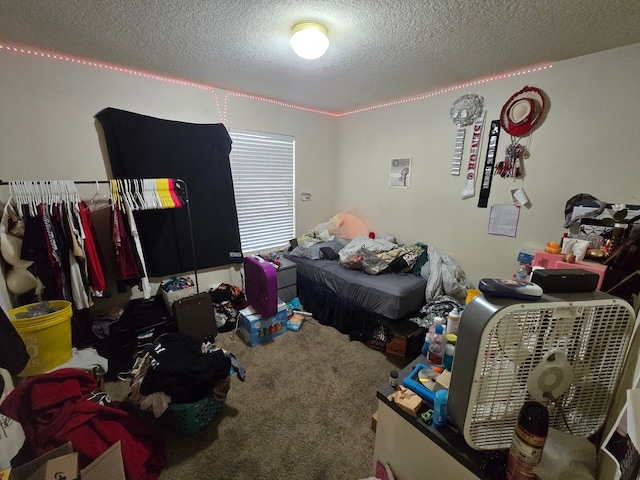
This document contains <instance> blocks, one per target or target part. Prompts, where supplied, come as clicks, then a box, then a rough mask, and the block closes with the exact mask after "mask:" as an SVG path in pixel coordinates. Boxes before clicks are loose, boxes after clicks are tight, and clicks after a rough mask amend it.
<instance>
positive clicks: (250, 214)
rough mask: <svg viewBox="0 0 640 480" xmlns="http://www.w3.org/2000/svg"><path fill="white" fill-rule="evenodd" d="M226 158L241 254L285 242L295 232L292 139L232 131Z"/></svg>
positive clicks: (270, 134) (284, 243)
mask: <svg viewBox="0 0 640 480" xmlns="http://www.w3.org/2000/svg"><path fill="white" fill-rule="evenodd" d="M229 135H230V136H231V140H233V144H232V146H231V154H230V155H229V160H230V163H231V173H232V175H233V189H234V192H235V197H236V209H237V211H238V226H239V228H240V240H241V242H242V251H243V252H244V253H249V252H257V251H261V250H267V249H275V248H279V247H283V246H285V245H288V243H289V240H290V239H292V238H293V237H294V235H295V223H294V218H295V211H294V207H295V203H294V191H295V185H294V178H295V163H294V154H295V139H294V137H290V136H286V135H277V134H272V133H261V132H249V131H243V130H231V131H230V132H229Z"/></svg>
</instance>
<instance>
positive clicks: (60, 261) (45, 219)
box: [9, 181, 106, 309]
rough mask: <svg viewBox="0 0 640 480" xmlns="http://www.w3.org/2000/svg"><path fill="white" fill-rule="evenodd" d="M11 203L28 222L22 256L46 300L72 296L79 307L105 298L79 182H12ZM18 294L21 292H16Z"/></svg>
mask: <svg viewBox="0 0 640 480" xmlns="http://www.w3.org/2000/svg"><path fill="white" fill-rule="evenodd" d="M9 186H10V188H11V193H12V195H11V197H10V202H9V203H12V204H13V205H14V209H15V211H16V212H18V213H19V214H20V216H21V221H22V222H23V224H24V233H23V237H22V246H21V250H20V258H21V259H23V260H26V261H31V262H33V263H32V266H31V267H29V268H30V272H31V273H32V274H33V275H34V276H35V277H36V278H37V280H38V281H39V282H41V284H42V285H43V290H42V292H37V293H39V294H41V297H42V299H45V300H53V299H65V300H71V301H73V303H74V306H75V307H76V308H77V309H82V308H88V307H90V306H91V305H93V301H92V296H102V295H104V294H105V290H106V280H105V274H104V267H103V262H102V259H101V258H100V254H99V251H98V248H97V243H96V239H95V233H94V231H93V224H92V223H91V217H90V211H89V210H88V207H87V205H86V203H84V202H81V201H80V197H79V195H78V192H77V190H76V188H75V185H74V184H73V182H59V181H47V182H9ZM15 293H18V292H15Z"/></svg>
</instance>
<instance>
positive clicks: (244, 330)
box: [238, 301, 287, 347]
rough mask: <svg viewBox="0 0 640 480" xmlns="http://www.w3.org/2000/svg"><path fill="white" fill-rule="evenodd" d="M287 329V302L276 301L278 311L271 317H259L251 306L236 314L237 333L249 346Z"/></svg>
mask: <svg viewBox="0 0 640 480" xmlns="http://www.w3.org/2000/svg"><path fill="white" fill-rule="evenodd" d="M286 331H287V304H286V303H284V302H283V301H279V302H278V312H277V313H276V314H275V316H273V317H271V318H263V317H261V316H260V315H259V314H258V313H257V312H256V311H255V310H254V309H253V308H252V307H247V308H243V309H242V310H240V312H239V315H238V335H239V336H240V337H241V338H242V339H243V340H244V341H245V342H246V343H247V344H248V345H249V346H251V347H255V346H256V345H258V344H260V343H264V342H266V341H268V340H271V339H273V338H275V337H278V336H280V335H282V334H283V333H285V332H286Z"/></svg>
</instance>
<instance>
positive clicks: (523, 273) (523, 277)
mask: <svg viewBox="0 0 640 480" xmlns="http://www.w3.org/2000/svg"><path fill="white" fill-rule="evenodd" d="M528 276H529V272H528V271H527V267H525V266H524V265H520V268H519V269H518V271H517V272H516V280H518V281H519V282H526V281H527V277H528Z"/></svg>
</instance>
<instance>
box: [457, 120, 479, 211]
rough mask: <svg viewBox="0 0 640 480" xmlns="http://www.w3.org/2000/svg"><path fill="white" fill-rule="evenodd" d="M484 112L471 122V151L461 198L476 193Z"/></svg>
mask: <svg viewBox="0 0 640 480" xmlns="http://www.w3.org/2000/svg"><path fill="white" fill-rule="evenodd" d="M484 113H485V112H480V116H479V117H478V118H477V119H476V121H475V122H474V123H473V138H472V139H471V153H470V154H469V164H468V165H467V178H466V180H465V183H464V189H463V190H462V199H463V200H465V199H467V198H471V197H473V196H474V195H475V194H476V163H477V161H478V156H479V155H480V142H481V141H482V127H483V126H484Z"/></svg>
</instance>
